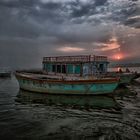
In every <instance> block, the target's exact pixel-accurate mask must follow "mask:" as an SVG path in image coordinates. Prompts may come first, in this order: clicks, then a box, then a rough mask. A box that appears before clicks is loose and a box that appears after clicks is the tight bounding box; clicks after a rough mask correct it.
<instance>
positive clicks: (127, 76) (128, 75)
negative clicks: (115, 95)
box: [106, 72, 136, 85]
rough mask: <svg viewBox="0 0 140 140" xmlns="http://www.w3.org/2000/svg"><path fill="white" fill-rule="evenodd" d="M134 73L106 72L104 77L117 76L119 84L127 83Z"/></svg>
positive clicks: (133, 76)
mask: <svg viewBox="0 0 140 140" xmlns="http://www.w3.org/2000/svg"><path fill="white" fill-rule="evenodd" d="M135 76H136V74H135V73H132V72H107V73H106V77H119V78H120V81H119V85H124V84H129V83H130V82H131V81H132V80H133V79H134V78H135Z"/></svg>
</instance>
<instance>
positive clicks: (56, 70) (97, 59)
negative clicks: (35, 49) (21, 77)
mask: <svg viewBox="0 0 140 140" xmlns="http://www.w3.org/2000/svg"><path fill="white" fill-rule="evenodd" d="M42 63H43V71H44V72H46V73H48V74H66V75H70V74H73V75H79V76H86V75H94V74H97V73H98V74H100V73H106V72H107V65H108V61H107V57H106V56H96V55H78V56H57V57H43V62H42Z"/></svg>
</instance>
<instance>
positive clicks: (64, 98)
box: [16, 90, 119, 109]
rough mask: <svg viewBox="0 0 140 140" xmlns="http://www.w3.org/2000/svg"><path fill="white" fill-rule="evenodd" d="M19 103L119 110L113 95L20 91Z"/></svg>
mask: <svg viewBox="0 0 140 140" xmlns="http://www.w3.org/2000/svg"><path fill="white" fill-rule="evenodd" d="M17 97H18V98H17V100H16V101H17V102H21V103H29V102H31V103H43V104H46V105H52V104H54V105H59V106H72V107H74V108H76V107H78V108H79V107H81V106H82V107H85V108H116V109H117V108H119V105H118V104H117V102H116V101H115V99H114V97H113V96H112V95H108V96H105V95H104V96H103V95H100V96H99V95H98V96H97V95H92V96H91V95H62V94H61V95H57V94H53V95H51V94H39V93H33V92H27V91H24V90H20V91H19V94H18V95H17Z"/></svg>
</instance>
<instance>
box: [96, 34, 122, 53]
mask: <svg viewBox="0 0 140 140" xmlns="http://www.w3.org/2000/svg"><path fill="white" fill-rule="evenodd" d="M94 45H95V46H97V47H98V48H95V49H94V51H100V52H102V51H111V50H114V49H120V45H119V43H118V41H117V38H116V37H112V38H111V39H110V40H109V42H108V43H94Z"/></svg>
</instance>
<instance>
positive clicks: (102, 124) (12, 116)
mask: <svg viewBox="0 0 140 140" xmlns="http://www.w3.org/2000/svg"><path fill="white" fill-rule="evenodd" d="M122 88H123V90H122V89H118V90H117V92H116V94H115V93H114V94H115V99H116V101H117V102H118V103H119V105H120V106H121V110H116V109H114V108H110V109H101V108H100V109H99V108H98V109H94V108H89V109H87V108H82V107H81V108H74V107H73V106H61V105H48V104H45V103H44V102H43V103H39V102H34V100H33V99H34V97H36V96H40V95H39V94H36V93H28V92H27V93H26V92H23V91H19V87H18V83H17V81H16V79H15V77H14V76H12V78H11V79H8V78H7V79H0V139H2V140H5V139H10V140H11V139H14V140H16V139H27V140H28V139H30V140H54V139H55V140H62V139H65V140H91V139H94V140H139V139H140V84H139V83H137V82H133V83H132V84H131V85H128V86H127V88H124V87H122ZM41 96H42V98H43V99H44V98H46V95H41Z"/></svg>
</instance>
